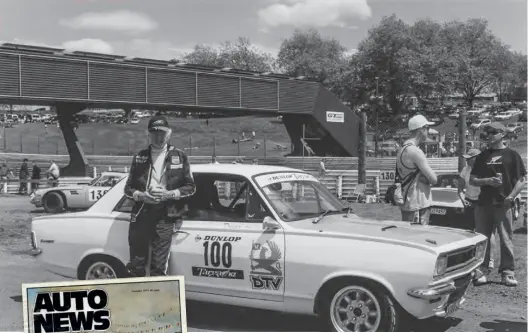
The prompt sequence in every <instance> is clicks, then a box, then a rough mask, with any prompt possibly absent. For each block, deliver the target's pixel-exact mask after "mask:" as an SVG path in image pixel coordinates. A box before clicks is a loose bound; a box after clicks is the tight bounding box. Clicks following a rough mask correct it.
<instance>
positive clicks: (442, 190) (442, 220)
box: [430, 173, 521, 229]
mask: <svg viewBox="0 0 528 333" xmlns="http://www.w3.org/2000/svg"><path fill="white" fill-rule="evenodd" d="M459 178H460V176H459V174H458V173H445V174H439V175H438V181H437V183H436V184H435V185H434V186H433V187H431V194H432V197H433V202H432V203H431V217H430V224H431V225H436V226H442V227H450V228H460V229H467V228H468V227H469V224H468V221H467V218H466V217H465V214H464V203H463V202H462V200H460V197H459V196H458V182H459ZM520 210H521V195H520V194H519V195H517V196H516V197H515V200H514V207H513V219H514V220H517V219H518V218H519V215H520Z"/></svg>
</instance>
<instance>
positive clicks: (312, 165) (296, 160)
mask: <svg viewBox="0 0 528 333" xmlns="http://www.w3.org/2000/svg"><path fill="white" fill-rule="evenodd" d="M23 158H28V159H29V160H30V161H32V160H35V161H37V163H38V164H39V165H40V166H41V169H43V170H45V169H47V163H49V161H50V159H53V160H54V161H55V162H56V163H57V164H59V165H60V166H62V165H66V164H67V163H69V156H68V155H36V154H35V155H30V154H15V153H0V163H2V162H4V161H6V162H7V163H8V165H9V166H10V167H12V168H13V171H14V174H15V178H18V171H19V166H20V161H22V159H23ZM87 158H88V160H89V161H90V163H93V167H92V168H91V169H90V173H89V176H90V177H92V178H94V177H97V176H98V175H99V174H100V172H102V171H117V172H128V170H129V166H130V162H131V160H132V157H126V156H87ZM237 158H239V157H238V156H218V157H217V160H218V162H220V163H231V162H232V161H234V160H236V159H237ZM242 159H243V161H244V163H245V164H250V163H252V161H253V157H242ZM257 159H258V163H259V164H265V165H281V166H287V167H291V168H296V169H302V170H305V171H308V172H312V171H313V174H314V175H315V176H317V171H316V170H318V169H319V163H320V161H321V159H322V158H321V157H304V158H303V157H272V158H269V157H268V158H257ZM325 159H326V162H325V167H326V169H327V175H326V176H325V177H323V179H322V182H323V183H324V184H325V186H328V188H329V189H330V190H331V191H332V192H333V193H335V194H336V195H338V194H339V193H340V192H339V191H338V188H339V187H341V190H340V191H341V192H343V191H350V190H353V188H354V187H355V186H356V185H357V162H358V158H357V157H328V158H325ZM189 161H190V163H191V164H205V163H210V162H211V157H210V156H189ZM427 161H428V163H429V164H430V165H431V167H432V168H433V170H435V171H436V172H437V173H439V172H450V173H453V172H457V171H458V159H457V158H456V157H447V158H428V159H427ZM523 162H524V164H525V165H527V159H526V158H523ZM395 165H396V159H395V158H394V157H387V158H367V160H366V169H367V170H369V171H367V178H369V177H374V176H369V175H371V172H373V173H374V174H375V173H378V181H379V185H377V186H376V185H375V184H374V183H372V184H370V183H371V181H369V180H368V179H367V188H366V194H370V195H374V194H375V195H376V197H377V198H380V197H381V198H382V197H383V196H384V195H385V192H386V191H387V188H388V187H389V186H390V185H391V184H392V183H393V181H394V176H395V172H394V168H395ZM44 166H46V167H44ZM30 173H31V169H30ZM337 174H342V175H349V174H350V175H352V174H354V175H356V176H355V177H353V178H352V179H348V178H346V177H345V178H343V179H344V183H343V184H344V185H343V184H341V183H338V180H337V179H332V178H331V177H332V175H334V176H335V175H337ZM328 177H330V178H328ZM347 177H349V176H347ZM372 181H374V178H372ZM17 182H18V180H17ZM341 182H343V180H341ZM338 184H341V185H338ZM13 186H14V185H13ZM17 186H18V185H17ZM13 188H14V187H13ZM10 189H11V187H9V190H8V193H16V192H17V191H18V187H17V188H16V191H14V192H12V190H10ZM233 191H234V190H233ZM527 196H528V190H527V187H526V186H525V187H524V188H523V190H522V192H521V197H522V199H523V201H524V202H526V200H527Z"/></svg>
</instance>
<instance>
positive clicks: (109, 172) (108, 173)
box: [101, 171, 127, 176]
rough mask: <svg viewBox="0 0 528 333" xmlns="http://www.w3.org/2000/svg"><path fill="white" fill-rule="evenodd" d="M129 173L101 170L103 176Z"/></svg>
mask: <svg viewBox="0 0 528 333" xmlns="http://www.w3.org/2000/svg"><path fill="white" fill-rule="evenodd" d="M123 175H127V173H126V172H119V171H103V172H101V176H123Z"/></svg>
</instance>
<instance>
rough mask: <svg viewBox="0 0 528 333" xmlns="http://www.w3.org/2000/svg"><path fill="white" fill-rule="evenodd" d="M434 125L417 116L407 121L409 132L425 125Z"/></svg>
mask: <svg viewBox="0 0 528 333" xmlns="http://www.w3.org/2000/svg"><path fill="white" fill-rule="evenodd" d="M434 124H435V123H433V122H430V121H429V120H427V119H425V117H424V116H422V115H421V114H419V115H416V116H414V117H412V118H411V119H409V123H408V126H409V131H413V130H416V129H419V128H422V127H424V126H426V125H434Z"/></svg>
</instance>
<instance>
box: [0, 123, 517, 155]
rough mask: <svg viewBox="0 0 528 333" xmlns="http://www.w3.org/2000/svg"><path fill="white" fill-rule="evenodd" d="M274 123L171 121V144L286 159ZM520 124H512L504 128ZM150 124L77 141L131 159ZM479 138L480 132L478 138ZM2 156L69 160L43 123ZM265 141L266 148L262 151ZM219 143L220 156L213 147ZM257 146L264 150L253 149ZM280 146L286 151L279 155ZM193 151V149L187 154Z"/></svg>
mask: <svg viewBox="0 0 528 333" xmlns="http://www.w3.org/2000/svg"><path fill="white" fill-rule="evenodd" d="M273 119H274V118H273V117H272V118H260V117H239V118H217V119H210V120H209V126H207V125H206V124H205V120H203V119H179V118H178V119H176V118H169V123H170V125H171V127H172V129H173V136H172V140H171V143H172V144H174V145H176V146H177V147H179V148H180V149H185V151H186V152H187V153H188V154H190V155H194V156H212V155H213V152H215V153H216V155H217V156H248V157H250V156H258V157H263V156H268V157H274V156H283V155H285V154H287V153H289V152H290V138H289V136H288V133H287V131H286V128H285V126H284V125H283V124H279V123H275V122H271V121H270V120H273ZM516 120H517V117H515V119H514V120H508V121H505V122H504V123H505V124H507V123H509V122H514V121H516ZM147 122H148V118H145V119H142V120H141V122H140V123H139V124H137V125H133V124H105V123H88V124H81V125H80V126H79V128H78V130H77V132H76V133H77V136H78V138H79V141H80V143H81V145H82V147H83V150H84V152H85V154H86V155H125V156H130V155H132V154H133V153H134V152H136V151H137V150H138V149H141V148H143V147H145V146H146V144H147V139H146V133H145V130H146V127H147ZM434 129H435V130H437V131H439V132H440V133H454V132H457V128H456V127H455V121H454V120H452V119H449V118H447V117H446V118H445V122H444V123H442V124H440V125H438V126H435V127H434ZM252 131H255V134H256V139H255V140H254V141H249V142H242V143H240V144H234V143H232V140H233V139H235V138H238V136H239V135H240V136H241V135H242V133H245V134H246V136H250V135H251V132H252ZM478 134H479V132H477V136H478ZM0 135H1V138H0V151H5V152H18V153H27V154H57V155H60V154H67V150H66V145H65V143H64V138H63V136H62V132H60V131H58V130H57V127H56V125H48V127H47V128H45V126H44V124H43V123H33V124H19V125H17V126H16V127H13V128H6V129H5V130H4V131H1V132H0ZM264 141H266V144H265V146H266V148H264ZM215 142H216V150H214V149H213V145H214V143H215ZM256 143H260V147H259V148H257V149H253V147H254V146H255V144H256ZM277 144H280V145H282V146H285V147H286V148H287V150H285V151H280V150H277V149H276V146H277ZM510 146H511V147H512V148H514V149H516V150H517V151H519V153H520V154H521V155H522V156H523V157H526V147H527V140H526V128H525V130H524V131H523V132H522V133H520V134H519V138H518V139H517V140H516V141H514V142H512V143H511V144H510ZM190 147H192V149H189V148H190Z"/></svg>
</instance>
